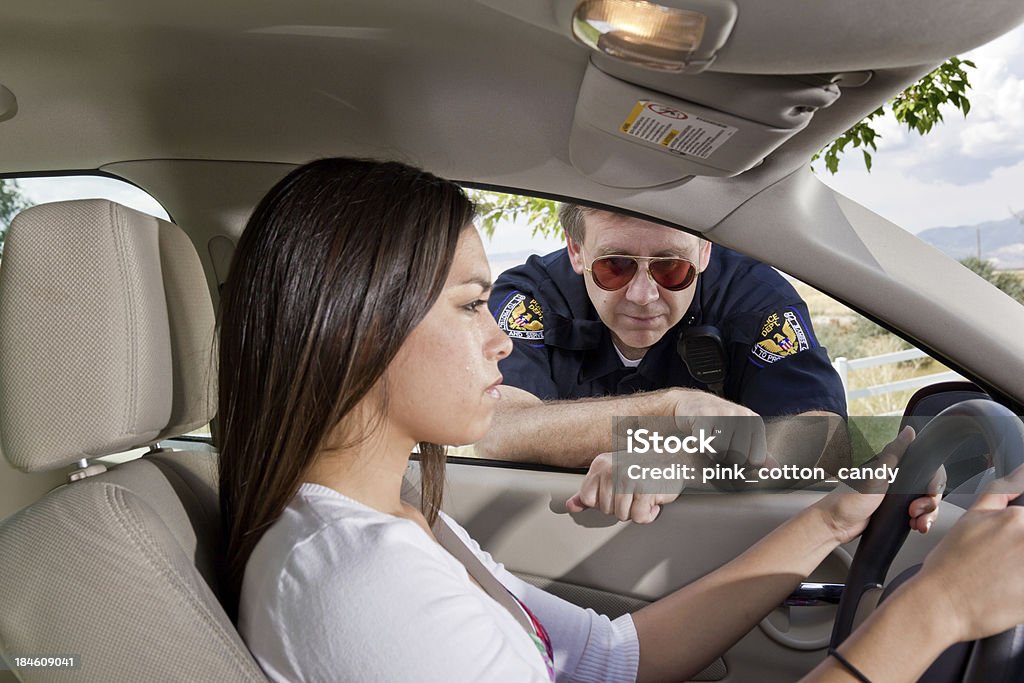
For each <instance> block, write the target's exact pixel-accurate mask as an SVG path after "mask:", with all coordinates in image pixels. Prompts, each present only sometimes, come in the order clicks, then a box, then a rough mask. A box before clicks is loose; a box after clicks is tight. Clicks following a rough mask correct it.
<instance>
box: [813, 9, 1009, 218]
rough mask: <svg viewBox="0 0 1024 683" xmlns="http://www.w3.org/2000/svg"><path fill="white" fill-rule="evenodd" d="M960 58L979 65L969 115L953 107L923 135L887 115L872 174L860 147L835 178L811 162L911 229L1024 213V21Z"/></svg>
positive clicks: (832, 181)
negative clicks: (910, 130) (865, 167)
mask: <svg viewBox="0 0 1024 683" xmlns="http://www.w3.org/2000/svg"><path fill="white" fill-rule="evenodd" d="M962 56H963V57H964V58H967V59H970V60H972V61H973V62H974V63H975V64H976V65H977V67H978V68H977V69H969V70H968V78H969V80H970V83H971V88H970V90H969V91H968V98H969V99H970V101H971V111H970V114H968V115H967V117H966V118H965V117H964V116H963V115H962V114H961V113H960V112H959V111H957V110H956V109H954V108H952V107H951V106H950V107H949V110H948V111H944V112H943V113H944V121H943V123H942V124H940V125H939V126H937V127H936V128H934V129H933V130H932V131H931V132H930V133H929V134H928V135H925V136H921V135H918V134H917V133H911V132H909V131H907V130H906V129H905V128H901V127H900V124H898V123H897V122H896V120H895V119H893V118H892V117H891V116H888V117H886V119H885V120H884V121H882V122H881V123H879V124H878V125H876V126H875V128H876V130H878V131H879V132H880V133H881V135H882V138H881V139H880V140H879V141H878V152H877V153H875V154H874V155H873V157H874V158H873V166H872V171H871V172H870V173H868V172H867V171H866V170H865V169H864V163H863V161H862V160H861V158H860V152H859V151H857V152H855V153H853V154H847V155H845V156H844V157H843V158H842V160H841V163H840V166H839V173H837V174H836V175H835V176H831V175H829V173H828V172H827V171H826V170H824V168H823V164H821V165H820V166H822V167H821V168H818V166H819V164H815V167H816V168H817V171H818V174H819V176H820V177H821V178H822V180H823V181H825V182H826V183H827V184H828V185H830V186H831V187H832V188H833V189H835V190H836V191H838V192H841V193H842V194H844V195H846V196H848V197H850V198H851V199H854V200H856V201H857V202H858V203H860V204H863V205H864V206H866V207H868V208H869V209H871V210H872V211H874V212H875V213H878V214H880V215H882V216H883V217H885V218H888V219H889V220H891V221H893V222H894V223H896V224H898V225H901V226H903V227H904V228H906V229H907V230H910V231H911V232H915V233H916V232H920V231H921V230H924V229H926V228H932V227H938V226H955V225H973V224H975V223H981V222H984V221H990V220H1002V219H1005V218H1009V217H1011V216H1012V215H1013V214H1012V211H1015V212H1024V27H1018V28H1017V29H1015V30H1013V31H1011V32H1010V33H1007V34H1006V35H1004V36H1002V37H1000V38H997V39H996V40H994V41H993V42H991V43H989V44H987V45H983V46H982V47H980V48H977V49H976V50H973V51H971V52H968V53H966V54H964V55H962Z"/></svg>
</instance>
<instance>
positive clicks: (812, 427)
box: [765, 410, 851, 474]
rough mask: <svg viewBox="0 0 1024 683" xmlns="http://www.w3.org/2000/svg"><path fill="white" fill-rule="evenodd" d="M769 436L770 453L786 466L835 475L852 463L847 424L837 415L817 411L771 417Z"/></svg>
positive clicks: (766, 429) (768, 428) (766, 426)
mask: <svg viewBox="0 0 1024 683" xmlns="http://www.w3.org/2000/svg"><path fill="white" fill-rule="evenodd" d="M765 436H766V438H767V440H768V452H769V453H771V454H772V455H773V456H775V458H776V459H777V460H778V461H779V462H780V463H781V464H783V465H798V466H800V467H814V466H817V467H821V468H823V469H824V470H825V471H826V472H828V473H829V474H835V473H836V472H837V471H838V470H839V468H840V467H849V466H850V464H851V462H850V459H851V458H850V439H849V434H848V432H847V428H846V422H845V421H844V420H843V418H842V417H840V416H839V415H836V414H835V413H830V412H825V411H819V410H815V411H809V412H806V413H800V414H799V415H791V416H788V417H785V418H771V419H770V420H768V421H767V422H766V424H765Z"/></svg>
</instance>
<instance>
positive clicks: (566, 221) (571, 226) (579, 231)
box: [558, 202, 597, 244]
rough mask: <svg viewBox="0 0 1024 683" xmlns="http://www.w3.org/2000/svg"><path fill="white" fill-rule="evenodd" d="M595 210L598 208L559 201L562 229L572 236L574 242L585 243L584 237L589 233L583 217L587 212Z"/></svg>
mask: <svg viewBox="0 0 1024 683" xmlns="http://www.w3.org/2000/svg"><path fill="white" fill-rule="evenodd" d="M594 211H597V209H591V208H590V207H587V206H580V205H579V204H569V203H564V202H563V203H559V205H558V222H559V223H561V224H562V230H563V231H564V232H565V234H566V235H568V236H569V237H571V238H572V240H573V242H576V244H583V238H584V237H585V236H586V234H587V226H586V224H584V222H583V219H584V218H586V217H587V214H590V213H593V212H594Z"/></svg>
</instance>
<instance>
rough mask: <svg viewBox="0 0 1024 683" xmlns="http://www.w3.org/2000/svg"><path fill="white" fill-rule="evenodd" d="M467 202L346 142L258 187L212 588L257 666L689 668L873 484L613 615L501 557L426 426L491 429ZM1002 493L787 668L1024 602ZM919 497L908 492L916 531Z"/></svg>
mask: <svg viewBox="0 0 1024 683" xmlns="http://www.w3.org/2000/svg"><path fill="white" fill-rule="evenodd" d="M472 219H473V207H472V205H471V204H470V202H469V201H468V200H467V199H466V197H465V195H464V194H463V192H462V191H461V189H460V188H459V187H458V186H457V185H455V184H453V183H450V182H447V181H445V180H442V179H440V178H437V177H435V176H433V175H430V174H428V173H425V172H423V171H420V170H417V169H414V168H410V167H408V166H405V165H402V164H398V163H381V162H375V161H366V160H354V159H325V160H321V161H316V162H313V163H311V164H308V165H306V166H304V167H302V168H299V169H297V170H295V171H294V172H292V173H291V174H289V175H288V177H286V178H285V179H284V180H282V181H281V182H280V183H279V184H278V185H277V186H276V187H275V188H274V189H273V190H271V192H270V193H269V194H268V195H267V197H266V198H265V199H264V200H263V201H262V202H261V203H260V205H259V206H258V207H257V208H256V211H255V212H254V214H253V216H252V218H251V219H250V221H249V224H248V227H247V228H246V231H245V234H244V235H243V236H242V238H241V241H240V242H239V245H238V250H237V252H236V254H235V257H234V263H233V265H232V270H231V277H230V280H229V282H228V284H227V285H226V286H225V288H224V291H223V293H222V294H223V296H222V311H221V338H220V418H221V420H222V425H223V431H222V447H221V505H222V511H223V516H224V517H223V518H224V523H225V527H226V534H227V545H228V551H227V552H228V558H227V568H226V573H225V577H224V578H225V589H226V593H227V603H228V606H229V609H231V610H237V618H238V624H239V629H240V631H241V633H242V635H243V637H244V638H245V640H246V642H247V644H248V645H249V647H250V649H251V650H252V652H253V654H254V655H255V656H256V658H257V660H258V661H259V663H260V665H261V666H262V667H263V668H264V670H265V671H266V672H267V674H268V675H269V676H270V677H271V678H273V679H274V680H288V681H292V680H353V681H445V682H446V683H450V682H452V681H549V680H553V679H554V678H555V677H556V676H557V678H558V679H559V680H579V681H588V680H630V681H631V680H644V681H648V680H651V681H653V680H684V679H686V678H687V677H688V676H689V675H690V674H692V673H694V672H696V671H698V670H700V669H701V668H702V667H703V666H704V665H705V664H707V663H708V662H709V661H710V660H712V659H713V658H714V657H716V656H718V655H719V654H721V653H722V652H724V651H725V650H726V649H728V648H729V647H730V646H731V645H732V644H733V643H734V642H735V641H736V640H738V639H739V638H740V637H742V635H743V634H745V633H746V632H747V631H749V630H750V629H751V628H753V626H754V625H755V624H756V623H757V622H758V621H759V620H760V619H761V618H762V617H763V616H764V615H765V614H767V613H768V612H769V611H770V610H771V609H772V608H773V607H774V606H776V605H778V604H779V603H780V602H781V600H782V599H783V598H784V597H785V596H786V595H787V594H788V593H789V592H790V591H791V590H792V589H793V587H794V586H795V585H796V584H797V583H798V582H799V581H800V580H801V579H802V578H803V577H805V576H806V575H807V574H809V573H810V571H811V570H812V569H813V568H814V567H815V566H816V565H817V564H818V563H819V562H820V561H821V560H822V559H823V558H824V557H825V556H826V555H827V554H828V553H829V552H830V551H831V550H832V549H833V548H835V546H836V545H838V544H840V543H843V542H846V541H848V540H850V539H852V538H854V537H856V536H857V535H858V534H859V533H860V532H861V531H862V530H863V529H864V526H865V524H866V521H867V519H868V517H869V516H870V514H871V512H872V511H873V510H874V509H875V507H877V505H878V503H879V501H880V499H881V496H879V495H860V494H857V495H841V494H837V493H834V494H830V495H828V496H826V497H824V498H823V499H822V500H821V501H820V502H818V503H816V504H815V505H813V506H811V507H809V508H807V509H806V510H804V511H802V512H801V513H799V514H797V515H796V516H795V517H793V518H792V519H791V520H790V521H788V522H787V523H785V524H783V525H782V526H781V527H779V528H778V529H777V530H775V531H774V532H772V533H771V534H770V535H769V536H767V537H766V538H765V539H763V540H762V541H761V542H760V543H758V544H757V545H755V546H754V547H752V548H750V549H749V550H748V551H747V552H745V553H744V554H743V555H741V556H740V557H738V558H737V559H735V560H733V561H732V562H730V563H729V564H727V565H726V566H724V567H722V568H721V569H719V570H717V571H715V572H713V573H712V574H710V575H708V576H706V577H704V578H703V579H701V580H699V581H697V582H695V583H693V584H691V585H690V586H687V587H685V588H682V589H681V590H679V591H677V592H676V593H673V594H672V595H669V596H667V597H666V598H664V599H663V600H660V601H658V602H657V603H654V604H652V605H650V606H648V607H645V608H644V609H642V610H639V611H638V612H636V613H635V614H633V615H626V616H623V617H620V618H619V619H616V620H614V621H611V620H609V619H607V618H605V617H602V616H599V615H596V614H594V613H593V612H592V611H590V610H583V609H580V608H578V607H575V606H573V605H570V604H569V603H566V602H564V601H562V600H560V599H558V598H556V597H554V596H551V595H550V594H547V593H545V592H543V591H541V590H539V589H537V588H534V587H532V586H530V585H528V584H526V583H524V582H522V581H520V580H518V579H517V578H515V577H514V576H512V575H511V574H509V573H508V572H507V571H505V570H504V568H503V567H502V566H501V565H500V564H497V563H495V562H494V561H493V560H492V559H491V557H490V556H489V555H488V554H487V553H485V552H483V551H482V550H481V549H480V548H479V546H478V545H476V543H474V542H473V540H472V539H471V538H469V536H468V535H467V534H466V532H465V531H464V530H463V529H461V528H460V527H459V526H458V525H457V524H456V523H455V522H454V521H452V520H451V519H449V518H448V517H446V516H445V515H444V513H441V512H440V502H441V490H442V484H443V478H444V451H443V449H442V447H441V446H438V445H435V444H461V443H471V442H474V441H476V440H478V439H480V438H481V437H482V436H483V434H484V433H485V432H486V431H487V429H488V426H489V424H490V420H491V417H492V414H493V412H494V407H495V403H496V401H497V400H498V398H499V394H498V389H497V387H498V386H499V385H500V384H501V375H500V374H499V373H498V366H497V363H498V360H500V359H501V358H503V357H504V356H505V355H507V354H508V353H509V349H510V342H509V340H508V339H507V338H506V337H505V336H504V335H503V333H502V332H501V331H500V330H499V329H498V327H497V325H496V324H495V322H494V320H493V319H492V318H491V316H490V315H489V314H488V311H487V307H486V305H485V301H486V299H487V295H488V292H489V290H490V286H491V284H490V283H491V275H490V272H489V270H488V265H487V261H486V259H485V257H484V250H483V246H482V244H481V241H480V238H479V236H478V235H477V233H476V231H475V230H474V229H473V226H472ZM911 438H912V434H910V433H904V434H902V435H900V437H898V438H897V440H896V441H894V442H893V443H892V444H890V446H889V447H887V449H886V453H885V457H888V458H890V459H892V460H895V459H898V457H899V456H900V455H902V452H903V451H904V450H905V449H906V446H907V444H908V443H909V441H910V439H911ZM417 444H418V446H419V448H418V450H419V458H420V466H421V472H422V487H421V489H420V490H415V491H412V490H409V489H408V487H404V486H403V483H404V475H405V473H406V468H407V465H408V461H409V457H410V452H411V451H413V449H414V447H416V446H417ZM1013 477H1015V478H1017V479H1024V476H1022V474H1021V472H1019V471H1018V472H1017V473H1015V474H1014V475H1013ZM420 494H422V495H420ZM1010 498H1012V496H1011V495H996V494H993V495H990V496H987V497H984V498H983V499H982V500H981V502H980V503H979V504H978V505H977V506H976V507H975V509H973V510H972V511H970V512H969V513H967V514H966V515H965V516H964V518H963V519H962V520H961V521H960V522H959V523H958V524H957V525H956V527H955V528H954V530H953V531H952V532H951V533H950V534H949V535H948V536H947V538H946V539H945V540H944V541H943V543H942V544H941V545H940V546H939V548H938V549H937V550H936V551H935V552H933V553H932V554H931V555H930V556H929V558H928V560H927V562H926V563H925V568H924V569H923V571H922V572H920V574H919V575H918V576H917V577H916V578H914V579H912V580H911V581H909V582H908V583H907V584H905V585H904V586H903V587H902V588H901V589H899V590H898V591H897V592H896V593H894V594H893V596H892V597H891V598H890V599H889V600H887V601H886V603H884V606H883V607H882V608H881V609H879V610H877V611H876V612H875V613H874V614H873V615H872V617H871V618H870V619H869V620H868V622H867V624H866V625H865V626H864V627H863V628H861V629H860V630H859V631H858V632H857V633H855V634H854V635H853V636H852V637H851V638H850V639H849V640H848V641H847V642H846V643H845V644H844V645H843V647H842V650H841V655H840V657H842V656H845V660H846V661H847V664H844V663H842V662H841V661H840V659H839V658H836V657H828V658H826V659H825V660H824V661H823V662H822V663H821V664H820V665H819V666H818V667H817V668H816V669H815V670H814V671H813V672H812V673H811V674H810V675H809V676H808V679H807V680H815V681H817V680H829V681H849V680H853V678H851V676H852V675H853V674H852V673H851V672H852V669H859V670H860V671H861V672H862V674H863V675H865V676H868V677H877V678H876V680H883V679H884V680H914V679H915V678H916V676H917V675H919V674H920V672H921V671H923V669H924V668H925V667H926V666H927V665H928V663H929V662H930V661H931V660H932V659H933V658H934V657H935V656H936V655H938V654H939V653H940V652H941V651H942V650H943V649H944V648H945V647H946V646H947V645H949V644H951V643H953V642H956V641H959V640H966V639H974V638H978V637H981V636H984V635H988V634H991V633H995V632H999V631H1001V630H1004V629H1006V628H1008V627H1009V626H1011V625H1013V624H1016V623H1018V622H1020V621H1024V580H1022V579H1021V578H1020V577H1019V572H1018V571H1017V570H1016V568H1017V567H1020V566H1021V565H1022V564H1024V510H1021V509H1018V508H1011V509H1006V504H1007V501H1008V500H1009V499H1010ZM915 506H916V507H915ZM933 507H934V506H929V505H928V504H927V501H926V502H925V503H921V502H920V501H918V502H915V504H912V506H911V513H913V515H914V516H915V517H918V518H919V520H918V522H920V523H916V526H918V528H920V527H922V526H923V524H924V521H923V520H925V518H927V517H928V516H929V515H930V514H931V511H932V509H933ZM958 603H959V608H958V609H957V610H950V609H948V607H949V605H950V604H954V605H956V604H958ZM965 606H966V608H965Z"/></svg>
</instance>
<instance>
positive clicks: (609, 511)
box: [565, 453, 683, 524]
mask: <svg viewBox="0 0 1024 683" xmlns="http://www.w3.org/2000/svg"><path fill="white" fill-rule="evenodd" d="M613 457H614V455H613V454H612V453H602V454H601V455H599V456H597V457H596V458H594V461H593V462H592V463H590V470H589V471H588V472H587V476H585V477H584V478H583V483H582V484H581V485H580V490H579V492H578V493H576V494H575V495H574V496H572V497H571V498H569V500H567V501H565V507H566V509H567V510H568V511H569V512H582V511H584V510H586V509H587V508H597V509H598V510H600V511H601V512H603V513H605V514H606V515H613V516H615V517H616V518H618V519H619V520H620V521H623V522H626V521H633V522H636V523H637V524H647V523H649V522H653V521H654V520H655V519H657V517H658V514H659V513H660V512H661V506H662V505H664V504H665V503H671V502H672V501H674V500H675V499H676V498H678V497H679V494H680V493H682V490H683V482H681V481H680V482H679V484H678V485H679V490H678V491H675V492H674V493H668V492H664V493H639V492H637V491H636V490H635V484H634V482H632V480H630V479H629V478H623V479H622V480H621V481H619V482H618V485H616V482H615V481H614V467H613Z"/></svg>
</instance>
